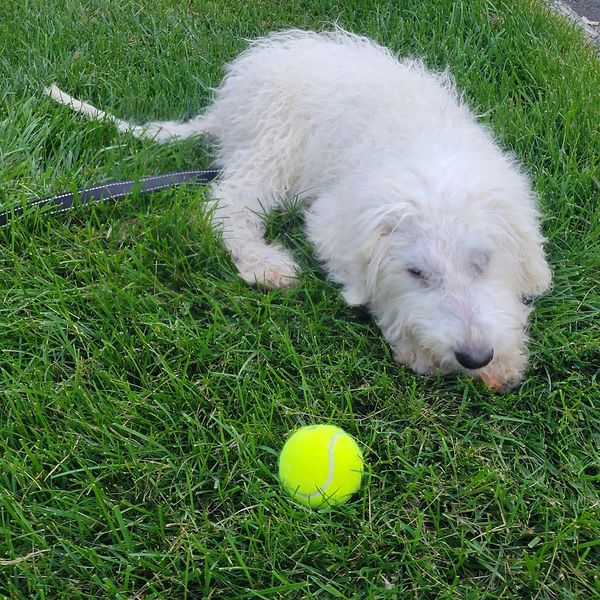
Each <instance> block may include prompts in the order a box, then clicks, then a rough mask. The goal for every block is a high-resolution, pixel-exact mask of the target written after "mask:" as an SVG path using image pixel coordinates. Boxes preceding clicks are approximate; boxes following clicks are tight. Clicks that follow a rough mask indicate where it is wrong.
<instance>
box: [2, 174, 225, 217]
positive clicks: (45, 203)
mask: <svg viewBox="0 0 600 600" xmlns="http://www.w3.org/2000/svg"><path fill="white" fill-rule="evenodd" d="M217 175H219V171H218V170H217V169H204V170H201V171H179V172H177V173H167V174H166V175H155V176H152V177H142V178H140V179H131V180H129V181H116V182H114V183H107V184H105V185H97V186H95V187H92V188H88V189H85V190H79V191H77V192H64V193H62V194H58V195H56V196H48V197H47V198H40V199H38V200H32V201H30V202H27V203H26V204H25V205H24V206H15V207H13V209H12V210H6V211H4V212H0V227H4V226H5V225H7V224H8V222H9V221H10V220H11V219H12V218H13V217H18V216H20V215H22V214H23V213H24V212H25V211H26V210H29V209H30V208H32V207H38V208H46V207H52V208H51V210H49V211H48V212H49V213H50V214H57V213H62V212H65V211H67V210H69V209H70V208H73V206H75V205H77V206H83V205H84V204H89V203H90V202H100V201H104V200H119V199H121V198H124V197H125V196H128V195H129V194H131V192H133V191H134V190H137V191H139V193H140V194H148V193H150V192H157V191H159V190H164V189H167V188H170V187H173V186H176V185H180V184H182V183H188V182H189V183H194V184H197V185H204V184H207V183H209V182H211V181H212V180H213V179H215V178H216V177H217Z"/></svg>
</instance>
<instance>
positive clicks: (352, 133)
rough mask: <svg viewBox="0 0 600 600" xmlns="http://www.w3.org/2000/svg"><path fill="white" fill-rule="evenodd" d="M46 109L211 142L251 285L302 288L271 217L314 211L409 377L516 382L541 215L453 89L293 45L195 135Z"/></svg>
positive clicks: (327, 259) (326, 251)
mask: <svg viewBox="0 0 600 600" xmlns="http://www.w3.org/2000/svg"><path fill="white" fill-rule="evenodd" d="M48 93H49V94H50V95H51V96H52V97H54V98H55V99H56V100H58V101H59V102H62V103H64V104H69V105H70V106H72V107H73V108H74V109H76V110H78V111H79V112H82V113H84V114H86V115H87V116H88V117H90V118H95V119H98V118H100V119H110V120H111V121H113V122H114V123H115V124H116V125H117V127H118V128H119V130H120V131H129V132H131V133H133V134H134V135H136V136H138V137H150V138H152V139H154V140H156V141H159V142H171V141H174V140H177V139H183V138H187V137H190V136H194V135H200V134H207V135H209V136H211V137H212V138H213V139H214V141H215V143H216V153H217V160H218V163H219V164H220V166H221V167H222V169H223V174H222V177H221V178H220V179H219V180H218V182H216V183H215V184H214V186H213V189H212V193H213V196H214V199H215V204H214V211H213V215H214V216H213V219H214V222H215V224H216V225H217V226H219V227H221V228H222V230H223V238H224V241H225V244H226V246H227V248H228V249H229V251H230V252H231V255H232V257H233V260H234V261H235V263H236V265H237V268H238V269H239V272H240V275H241V276H242V277H243V278H244V280H246V281H247V282H249V283H259V284H262V285H265V286H268V287H284V286H286V285H290V284H292V283H294V282H295V281H296V274H297V271H298V266H297V264H296V262H295V261H294V259H293V258H292V256H291V255H290V253H289V252H288V251H287V250H286V249H285V248H283V247H281V246H279V245H275V244H268V243H267V242H266V241H265V239H264V236H263V234H264V218H263V217H264V214H265V213H266V212H268V211H270V210H272V209H274V208H275V207H278V206H280V205H281V204H282V203H283V201H284V200H285V199H286V198H290V197H300V198H305V199H307V200H309V202H307V210H306V231H307V234H308V237H309V238H310V240H311V241H312V243H313V245H314V247H315V249H316V252H317V254H318V256H319V258H320V260H321V261H322V262H323V264H324V265H325V267H326V269H327V271H328V273H329V275H330V277H331V279H332V280H333V281H335V282H337V283H339V284H341V285H342V288H343V295H344V298H345V299H346V300H347V301H348V303H350V304H363V305H366V306H368V307H369V309H370V310H371V311H372V313H373V315H374V316H375V319H376V320H377V322H378V324H379V326H380V327H381V329H382V331H383V334H384V335H385V337H386V339H387V341H388V342H389V343H390V345H391V347H392V349H393V352H394V356H395V358H396V359H397V360H398V361H399V362H401V363H405V364H407V365H409V366H411V367H412V368H413V369H414V370H415V371H417V372H419V373H426V372H431V371H434V370H441V371H443V372H449V371H456V370H465V371H467V372H468V373H470V374H473V375H477V376H480V377H481V378H482V379H483V380H484V381H486V382H487V383H488V384H489V385H491V386H492V387H494V388H496V389H499V390H507V389H510V388H512V387H514V386H515V385H517V384H518V382H519V381H520V380H521V378H522V374H523V370H524V368H525V364H526V358H525V352H524V346H525V342H526V325H527V317H528V314H529V312H530V308H529V307H528V306H526V305H525V304H524V303H523V302H522V298H524V297H531V296H537V295H539V294H541V293H543V292H544V291H545V290H546V289H547V288H548V287H549V285H550V279H551V277H550V269H549V267H548V264H547V262H546V259H545V257H544V252H543V241H544V240H543V237H542V234H541V233H540V226H539V216H538V211H537V208H536V200H535V196H534V194H533V192H532V190H531V186H530V184H529V182H528V179H527V177H526V176H525V175H524V174H523V172H522V171H521V170H520V169H519V167H518V166H517V164H516V162H515V160H514V159H513V158H512V157H510V156H509V155H507V154H506V153H504V152H502V151H501V150H500V149H499V148H498V146H497V145H496V144H495V142H494V139H493V137H492V135H491V134H490V132H489V131H488V130H487V128H485V127H484V126H482V125H481V124H479V123H478V122H477V121H476V119H475V117H474V116H473V114H472V113H471V112H470V110H469V109H468V108H467V107H466V106H465V105H464V104H463V102H462V101H461V98H460V96H459V94H458V93H457V91H456V89H455V87H454V84H453V81H452V79H451V77H450V76H449V75H448V74H447V73H432V72H431V71H428V70H427V69H426V68H425V67H424V65H423V64H422V63H421V62H420V61H418V60H408V59H402V60H399V59H398V58H397V57H395V56H394V55H393V54H392V53H391V52H389V51H388V50H386V49H384V48H382V47H381V46H379V45H377V44H375V43H374V42H372V41H370V40H368V39H366V38H363V37H358V36H355V35H352V34H349V33H346V32H343V31H340V30H336V31H334V32H331V33H322V34H317V33H311V32H305V31H295V30H294V31H285V32H281V33H276V34H273V35H270V36H268V37H266V38H263V39H259V40H257V41H255V42H253V43H252V44H251V46H250V48H249V49H248V50H246V51H245V52H244V53H243V54H242V55H241V56H239V57H238V58H237V59H236V60H235V61H233V62H232V63H231V64H230V65H229V66H228V67H227V72H226V76H225V78H224V80H223V83H222V84H221V86H220V87H219V88H218V89H217V90H216V91H215V94H214V102H213V103H212V105H211V106H210V107H209V108H208V109H207V110H206V112H205V113H204V114H202V115H200V116H199V117H197V118H195V119H192V120H190V121H188V122H185V123H180V122H175V121H163V122H153V123H148V124H146V125H137V126H136V125H131V124H130V123H127V122H124V121H121V120H119V119H116V118H115V117H113V116H112V115H109V114H106V113H104V112H102V111H99V110H98V109H96V108H95V107H93V106H91V105H89V104H85V103H82V102H80V101H78V100H75V99H74V98H71V97H70V96H68V95H67V94H65V93H64V92H61V91H60V90H59V89H58V88H56V87H55V86H52V87H51V88H49V89H48Z"/></svg>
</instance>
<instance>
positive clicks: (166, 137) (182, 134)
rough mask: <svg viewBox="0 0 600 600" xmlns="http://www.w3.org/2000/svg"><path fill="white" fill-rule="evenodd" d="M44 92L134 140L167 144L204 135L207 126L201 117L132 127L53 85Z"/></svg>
mask: <svg viewBox="0 0 600 600" xmlns="http://www.w3.org/2000/svg"><path fill="white" fill-rule="evenodd" d="M44 92H45V93H46V94H47V95H48V96H50V98H52V99H53V100H56V102H58V103H59V104H64V105H65V106H69V107H70V108H71V109H72V110H74V111H75V112H78V113H81V114H82V115H85V116H86V117H87V118H88V119H90V120H93V121H110V122H111V123H113V124H114V125H115V126H116V127H117V129H118V130H119V131H120V132H121V133H131V134H132V135H133V136H134V137H136V138H145V139H150V140H153V141H155V142H158V143H159V144H169V143H172V142H176V141H178V140H185V139H187V138H190V137H196V136H199V135H202V134H203V133H206V130H207V124H206V122H205V119H204V117H203V116H199V117H196V118H194V119H191V120H189V121H186V122H181V121H152V122H150V123H146V124H144V125H134V124H133V123H129V122H127V121H122V120H121V119H118V118H117V117H115V116H114V115H112V114H110V113H107V112H104V111H103V110H100V109H99V108H96V107H95V106H93V105H92V104H88V103H87V102H82V101H81V100H77V99H76V98H73V96H70V95H69V94H67V93H66V92H63V91H62V90H61V89H59V88H58V87H57V86H56V85H54V84H52V85H51V86H49V87H47V88H46V89H45V90H44Z"/></svg>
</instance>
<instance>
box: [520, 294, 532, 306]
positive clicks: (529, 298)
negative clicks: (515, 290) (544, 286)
mask: <svg viewBox="0 0 600 600" xmlns="http://www.w3.org/2000/svg"><path fill="white" fill-rule="evenodd" d="M521 302H522V303H523V304H524V305H525V306H529V305H530V304H532V303H533V296H521Z"/></svg>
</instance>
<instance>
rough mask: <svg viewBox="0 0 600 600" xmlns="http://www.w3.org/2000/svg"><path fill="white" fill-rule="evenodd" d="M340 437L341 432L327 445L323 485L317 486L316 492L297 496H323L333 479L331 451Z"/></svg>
mask: <svg viewBox="0 0 600 600" xmlns="http://www.w3.org/2000/svg"><path fill="white" fill-rule="evenodd" d="M342 435H343V432H342V431H340V432H339V433H336V434H335V435H334V436H333V437H332V438H331V442H330V444H329V473H327V479H326V480H325V483H324V484H323V485H322V486H321V487H318V486H317V491H316V492H312V494H304V493H303V492H298V491H296V494H297V495H298V496H302V497H303V498H308V499H311V498H314V497H316V496H323V495H324V493H323V492H325V491H326V490H327V488H328V487H329V484H330V483H331V480H332V479H333V470H334V469H335V463H334V459H333V449H334V447H335V443H336V442H337V441H338V439H339V437H340V436H342Z"/></svg>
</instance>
